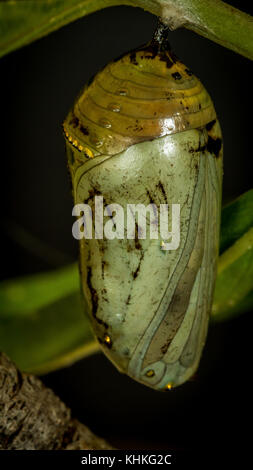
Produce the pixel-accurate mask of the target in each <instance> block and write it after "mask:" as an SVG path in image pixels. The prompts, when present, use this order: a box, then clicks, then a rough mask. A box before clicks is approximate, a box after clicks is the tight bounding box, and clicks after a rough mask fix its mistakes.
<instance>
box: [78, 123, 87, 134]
mask: <svg viewBox="0 0 253 470" xmlns="http://www.w3.org/2000/svg"><path fill="white" fill-rule="evenodd" d="M80 131H81V132H82V134H83V135H89V129H88V127H85V126H82V125H81V126H80Z"/></svg>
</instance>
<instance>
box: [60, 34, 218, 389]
mask: <svg viewBox="0 0 253 470" xmlns="http://www.w3.org/2000/svg"><path fill="white" fill-rule="evenodd" d="M64 134H65V138H66V147H67V155H68V165H69V170H70V174H71V178H72V186H73V197H74V202H75V204H81V205H83V204H85V205H89V206H90V208H91V209H90V212H91V213H92V216H93V219H92V229H93V236H92V237H90V238H87V237H86V238H85V237H84V238H82V239H81V240H80V271H81V284H82V290H83V294H84V297H85V298H86V301H87V303H88V306H89V316H90V320H91V324H92V327H93V330H94V333H95V335H96V337H97V339H98V341H99V343H100V344H101V347H102V349H103V351H104V353H105V354H106V355H107V356H108V358H109V359H110V360H111V361H112V362H113V363H114V364H115V366H116V367H117V368H118V369H119V370H120V371H122V372H124V373H126V374H128V375H129V376H130V377H132V378H133V379H135V380H137V381H138V382H141V383H142V384H145V385H147V386H149V387H152V388H154V389H157V390H168V389H170V388H171V387H174V386H177V385H180V384H182V383H184V382H185V381H186V380H187V379H189V378H190V377H191V376H192V375H193V374H194V372H195V371H196V369H197V367H198V364H199V360H200V356H201V352H202V348H203V346H204V342H205V338H206V333H207V327H208V318H209V314H210V310H211V305H212V297H213V290H214V284H215V276H216V264H217V256H218V242H219V224H220V209H221V184H222V140H221V130H220V125H219V122H218V120H217V117H216V113H215V109H214V106H213V103H212V101H211V99H210V96H209V94H208V93H207V91H206V90H205V88H204V87H203V85H202V84H201V83H200V81H199V80H198V79H197V78H196V77H195V76H194V75H193V74H192V72H191V71H190V70H189V69H188V68H187V67H186V66H185V65H183V64H182V63H181V62H180V61H179V60H178V59H177V58H176V57H175V56H174V54H173V53H172V52H171V51H170V49H169V45H168V42H167V35H166V31H165V30H164V29H162V28H158V30H157V32H156V34H155V35H154V38H153V39H152V41H150V42H149V43H148V44H146V45H144V46H142V47H139V48H138V49H136V50H134V51H131V52H129V53H128V54H126V55H124V56H123V57H120V58H119V59H117V60H115V61H114V62H113V63H110V64H108V65H107V66H106V67H105V68H104V69H103V70H102V71H101V72H99V73H98V74H97V75H96V76H95V78H93V80H92V81H91V83H89V84H88V85H86V86H85V88H84V90H83V91H82V93H81V94H80V95H79V97H78V99H77V100H76V102H75V104H74V106H73V109H72V110H71V111H70V113H69V114H68V116H67V118H66V120H65V122H64ZM101 201H103V208H102V212H101V207H100V208H99V210H100V212H99V214H100V216H99V215H98V214H97V213H96V209H97V208H96V204H97V205H98V203H101ZM111 204H113V205H112V206H111ZM115 204H116V205H115ZM131 204H135V205H137V204H142V205H143V206H145V207H147V206H149V209H150V205H151V209H152V208H154V210H155V208H157V210H158V212H159V211H160V213H161V210H162V209H161V207H162V208H166V207H167V208H168V218H169V225H170V224H172V223H173V221H172V216H173V210H172V208H173V207H174V208H175V207H176V206H177V207H180V241H179V243H178V246H176V245H177V244H176V245H175V246H176V248H175V247H174V249H164V248H165V247H166V243H167V242H168V243H170V242H171V240H164V238H163V237H162V235H161V230H158V235H157V238H155V237H153V238H152V237H151V236H150V234H149V235H148V233H146V238H145V237H142V236H141V235H142V234H141V233H140V232H141V230H140V223H139V222H140V221H139V219H138V218H137V219H138V220H136V221H135V225H134V237H133V236H132V237H130V238H129V237H127V223H126V220H125V219H126V214H129V205H131ZM166 205H167V206H166ZM104 206H106V207H107V208H108V206H109V208H110V210H111V213H109V212H108V213H106V212H104ZM119 206H120V207H121V208H122V209H123V211H124V219H123V222H124V223H121V227H120V230H119V231H120V236H118V235H119V233H118V234H117V236H115V237H114V238H113V237H112V238H111V239H109V238H108V237H105V236H104V233H103V231H102V233H101V229H100V232H99V233H98V229H97V228H96V231H95V229H94V226H95V222H96V221H97V220H96V218H98V217H100V218H101V214H102V217H104V220H106V221H107V222H108V221H109V222H110V221H111V224H112V225H111V232H112V230H113V224H114V225H115V223H116V222H115V218H114V216H115V211H116V212H117V210H116V209H117V208H118V207H119ZM76 207H77V212H74V214H75V215H78V208H79V209H80V208H82V207H83V206H76ZM131 207H133V206H131ZM127 211H128V212H127ZM151 212H152V211H151V210H150V214H149V215H150V219H149V220H148V221H147V232H148V228H151V225H152V227H153V229H154V230H155V224H154V223H153V222H152V220H151V218H152V214H151ZM153 215H154V214H153ZM157 220H158V224H157V227H156V228H158V229H160V228H161V227H160V225H161V223H160V219H157ZM127 222H128V221H127ZM116 225H117V224H116ZM118 225H119V224H118ZM148 226H149V227H148ZM131 227H132V228H133V225H132V226H131ZM118 228H119V227H118ZM84 229H85V230H86V231H87V230H88V226H86V227H84ZM108 231H109V229H108V226H107V232H108ZM156 233H157V232H156ZM171 233H172V232H171ZM122 235H123V236H122ZM132 235H133V234H132ZM178 240H179V239H178ZM168 246H171V245H170V244H168Z"/></svg>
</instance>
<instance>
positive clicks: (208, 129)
mask: <svg viewBox="0 0 253 470" xmlns="http://www.w3.org/2000/svg"><path fill="white" fill-rule="evenodd" d="M215 123H216V119H213V121H210V122H208V123H207V125H206V130H207V131H210V130H211V129H212V128H213V126H214V124H215Z"/></svg>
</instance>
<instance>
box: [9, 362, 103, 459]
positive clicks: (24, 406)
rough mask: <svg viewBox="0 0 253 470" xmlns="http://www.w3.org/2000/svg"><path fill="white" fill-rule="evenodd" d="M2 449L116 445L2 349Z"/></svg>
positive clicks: (76, 448)
mask: <svg viewBox="0 0 253 470" xmlns="http://www.w3.org/2000/svg"><path fill="white" fill-rule="evenodd" d="M0 449H1V450H84V449H87V450H105V449H112V447H111V446H110V444H108V443H107V442H106V441H104V440H103V439H101V438H99V437H97V436H95V434H93V433H92V432H91V431H90V430H89V429H88V428H87V427H86V426H84V425H83V424H82V423H80V422H79V421H77V420H76V419H73V418H72V417H71V411H70V409H69V408H68V407H67V406H66V405H65V404H64V403H63V402H62V401H61V400H60V399H59V398H58V397H57V396H56V395H55V394H54V392H53V391H52V390H50V389H49V388H46V387H45V386H44V385H43V383H42V382H41V381H40V380H39V379H38V378H37V377H35V376H34V375H29V374H22V373H21V372H20V371H19V370H18V369H17V368H16V366H15V365H14V364H13V362H11V361H10V359H9V358H8V357H7V356H6V355H5V354H2V353H0Z"/></svg>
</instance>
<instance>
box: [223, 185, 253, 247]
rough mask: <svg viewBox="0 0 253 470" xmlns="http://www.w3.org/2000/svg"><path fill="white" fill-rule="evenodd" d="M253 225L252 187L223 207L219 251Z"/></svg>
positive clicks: (228, 245)
mask: <svg viewBox="0 0 253 470" xmlns="http://www.w3.org/2000/svg"><path fill="white" fill-rule="evenodd" d="M251 227H253V189H251V190H250V191H248V192H247V193H244V194H242V195H241V196H240V197H238V198H237V199H235V200H234V201H233V202H231V203H230V204H228V205H227V206H225V207H223V209H222V217H221V236H220V253H223V252H224V251H225V250H227V248H229V247H230V246H231V245H232V244H233V243H234V242H235V241H236V240H238V238H240V237H241V236H242V235H243V234H244V233H245V232H247V231H248V230H249V229H250V228H251Z"/></svg>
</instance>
